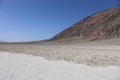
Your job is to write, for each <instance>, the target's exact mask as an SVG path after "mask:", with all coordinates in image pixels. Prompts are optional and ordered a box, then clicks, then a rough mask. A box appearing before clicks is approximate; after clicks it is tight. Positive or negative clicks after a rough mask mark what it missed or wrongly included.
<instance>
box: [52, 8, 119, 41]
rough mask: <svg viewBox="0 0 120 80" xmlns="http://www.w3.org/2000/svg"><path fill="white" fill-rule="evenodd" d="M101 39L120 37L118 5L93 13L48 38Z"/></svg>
mask: <svg viewBox="0 0 120 80" xmlns="http://www.w3.org/2000/svg"><path fill="white" fill-rule="evenodd" d="M75 37H77V38H79V39H80V40H89V41H94V40H101V39H110V38H119V37H120V6H117V7H115V8H112V9H108V10H104V11H101V12H98V13H96V14H93V15H91V16H89V17H87V18H85V19H83V20H81V21H79V22H77V23H76V24H74V25H73V26H71V27H70V28H68V29H66V30H64V31H62V32H60V33H59V34H57V35H56V36H54V37H53V38H51V39H50V41H54V40H64V39H68V40H69V39H72V40H74V38H75Z"/></svg>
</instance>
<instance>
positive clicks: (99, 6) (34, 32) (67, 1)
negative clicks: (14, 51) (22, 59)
mask: <svg viewBox="0 0 120 80" xmlns="http://www.w3.org/2000/svg"><path fill="white" fill-rule="evenodd" d="M119 3H120V0H0V40H3V41H34V40H42V39H47V38H51V37H52V36H54V35H55V34H57V33H59V32H60V31H62V30H64V29H66V28H68V27H69V26H71V25H72V24H74V23H76V22H77V21H79V20H81V19H82V18H85V17H86V16H89V15H91V14H93V13H95V12H98V11H101V10H104V9H108V8H111V7H114V6H116V5H118V4H119Z"/></svg>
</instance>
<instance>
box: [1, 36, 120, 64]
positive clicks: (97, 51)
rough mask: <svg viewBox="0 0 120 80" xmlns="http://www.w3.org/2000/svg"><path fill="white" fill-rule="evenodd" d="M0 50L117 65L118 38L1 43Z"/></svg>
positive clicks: (86, 62)
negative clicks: (88, 40)
mask: <svg viewBox="0 0 120 80" xmlns="http://www.w3.org/2000/svg"><path fill="white" fill-rule="evenodd" d="M0 51H2V52H12V53H24V54H29V55H35V56H41V57H44V58H47V59H50V60H66V61H72V62H75V63H82V64H88V65H96V66H98V65H99V66H100V65H119V66H120V39H119V38H118V39H110V40H102V41H94V42H81V43H64V42H63V43H60V42H45V43H44V42H43V43H41V42H40V43H1V44H0Z"/></svg>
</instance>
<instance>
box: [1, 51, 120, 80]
mask: <svg viewBox="0 0 120 80" xmlns="http://www.w3.org/2000/svg"><path fill="white" fill-rule="evenodd" d="M119 75H120V67H118V66H104V67H91V66H88V65H84V64H75V63H73V62H67V61H63V60H60V61H48V60H46V59H44V58H42V57H39V56H32V55H25V54H21V53H19V54H16V53H8V52H0V80H120V76H119Z"/></svg>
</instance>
